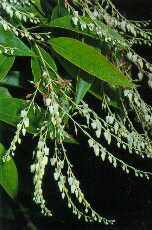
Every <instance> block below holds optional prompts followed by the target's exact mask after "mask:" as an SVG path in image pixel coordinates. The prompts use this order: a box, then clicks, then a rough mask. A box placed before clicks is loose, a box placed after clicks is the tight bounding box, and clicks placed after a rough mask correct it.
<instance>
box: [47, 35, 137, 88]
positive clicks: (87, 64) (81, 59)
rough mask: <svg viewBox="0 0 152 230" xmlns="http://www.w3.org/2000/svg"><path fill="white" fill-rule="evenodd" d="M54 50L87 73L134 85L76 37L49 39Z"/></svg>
mask: <svg viewBox="0 0 152 230" xmlns="http://www.w3.org/2000/svg"><path fill="white" fill-rule="evenodd" d="M49 44H50V45H51V46H52V48H53V49H54V51H55V52H57V53H58V54H59V55H61V56H62V57H64V58H65V59H66V60H68V61H69V62H71V63H72V64H74V65H76V66H77V67H79V68H80V69H82V70H84V71H86V72H88V73H89V74H91V75H93V76H95V77H97V78H99V79H100V80H104V81H107V82H109V83H111V84H114V85H120V86H123V87H133V86H135V85H134V84H133V83H132V82H130V81H129V79H128V78H127V77H126V76H124V75H123V74H122V73H121V72H120V71H119V70H118V69H117V68H116V67H115V66H114V65H113V64H112V63H110V62H109V61H108V60H107V59H106V58H105V57H104V56H103V55H102V54H99V53H98V52H97V51H96V49H95V48H93V47H91V46H88V45H86V44H84V43H82V42H80V41H78V40H76V39H73V38H67V37H59V38H53V39H51V40H49Z"/></svg>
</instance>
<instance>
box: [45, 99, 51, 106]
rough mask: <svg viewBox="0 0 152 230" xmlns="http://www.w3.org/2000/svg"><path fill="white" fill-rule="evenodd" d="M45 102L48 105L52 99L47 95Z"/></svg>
mask: <svg viewBox="0 0 152 230" xmlns="http://www.w3.org/2000/svg"><path fill="white" fill-rule="evenodd" d="M45 104H46V106H49V105H50V104H51V99H50V98H48V97H47V98H46V99H45Z"/></svg>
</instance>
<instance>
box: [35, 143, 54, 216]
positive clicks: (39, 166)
mask: <svg viewBox="0 0 152 230" xmlns="http://www.w3.org/2000/svg"><path fill="white" fill-rule="evenodd" d="M48 155H49V148H48V147H47V146H46V143H45V140H43V139H39V142H38V145H37V151H34V156H35V162H34V164H32V165H31V172H32V173H33V174H34V176H33V183H34V197H33V200H34V201H35V203H36V204H38V205H40V207H41V212H42V213H43V214H44V215H47V216H52V213H51V211H50V210H48V209H47V207H46V204H45V203H46V202H45V200H44V197H43V191H42V180H43V176H44V172H45V167H46V165H47V163H48Z"/></svg>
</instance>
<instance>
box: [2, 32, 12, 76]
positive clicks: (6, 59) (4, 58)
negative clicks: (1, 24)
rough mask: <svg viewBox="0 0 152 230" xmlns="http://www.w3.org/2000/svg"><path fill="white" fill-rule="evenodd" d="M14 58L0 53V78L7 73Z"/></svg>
mask: <svg viewBox="0 0 152 230" xmlns="http://www.w3.org/2000/svg"><path fill="white" fill-rule="evenodd" d="M0 37H1V36H0ZM14 60H15V58H14V57H11V56H7V55H3V54H0V80H3V78H4V77H5V76H6V75H7V74H8V72H9V70H10V69H11V67H12V65H13V63H14ZM6 63H7V64H6Z"/></svg>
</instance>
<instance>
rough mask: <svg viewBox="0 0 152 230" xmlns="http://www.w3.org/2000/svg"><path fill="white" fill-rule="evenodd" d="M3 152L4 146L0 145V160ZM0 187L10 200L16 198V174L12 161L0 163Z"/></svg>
mask: <svg viewBox="0 0 152 230" xmlns="http://www.w3.org/2000/svg"><path fill="white" fill-rule="evenodd" d="M5 151H6V150H5V148H4V146H3V145H2V144H1V143H0V159H2V156H3V155H4V154H5ZM0 185H1V186H2V187H3V189H4V190H5V192H7V194H8V195H9V196H10V197H11V198H13V199H14V198H15V197H16V195H17V192H18V173H17V169H16V165H15V162H14V160H13V159H11V160H10V161H8V162H5V163H2V162H1V163H0Z"/></svg>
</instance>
